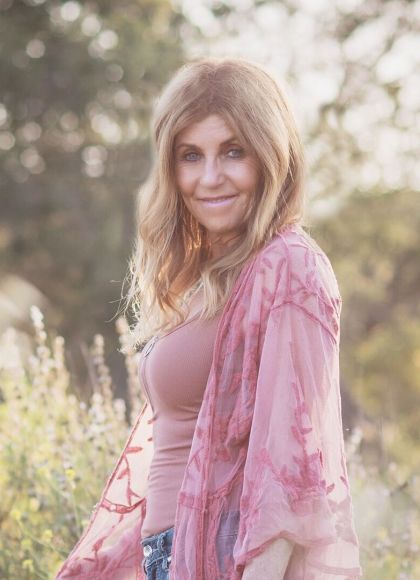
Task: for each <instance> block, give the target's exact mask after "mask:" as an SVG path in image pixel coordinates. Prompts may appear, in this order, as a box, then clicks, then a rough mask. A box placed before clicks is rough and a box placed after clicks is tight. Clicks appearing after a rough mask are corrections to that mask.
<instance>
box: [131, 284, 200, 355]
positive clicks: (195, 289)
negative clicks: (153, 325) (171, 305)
mask: <svg viewBox="0 0 420 580" xmlns="http://www.w3.org/2000/svg"><path fill="white" fill-rule="evenodd" d="M202 287H203V280H200V281H199V283H198V284H196V285H195V286H193V287H192V288H191V289H190V290H189V291H188V292H187V294H186V296H185V298H184V301H185V302H188V301H189V300H191V298H192V297H193V296H195V295H196V294H197V292H198V291H199V290H200V289H201V288H202ZM159 338H160V335H159V334H155V335H154V336H153V337H152V338H151V339H150V341H149V342H148V343H147V345H146V347H145V348H144V349H143V351H142V354H143V356H147V355H148V354H149V353H150V351H151V350H152V349H153V347H154V346H155V344H156V342H157V341H158V339H159Z"/></svg>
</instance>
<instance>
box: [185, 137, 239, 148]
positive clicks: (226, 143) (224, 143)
mask: <svg viewBox="0 0 420 580" xmlns="http://www.w3.org/2000/svg"><path fill="white" fill-rule="evenodd" d="M235 141H238V138H237V137H235V136H234V135H233V136H232V137H229V139H226V141H223V143H221V144H220V145H229V144H230V143H234V142H235ZM181 147H196V148H197V149H200V147H199V146H198V145H195V144H194V143H180V144H179V145H177V146H176V149H180V148H181Z"/></svg>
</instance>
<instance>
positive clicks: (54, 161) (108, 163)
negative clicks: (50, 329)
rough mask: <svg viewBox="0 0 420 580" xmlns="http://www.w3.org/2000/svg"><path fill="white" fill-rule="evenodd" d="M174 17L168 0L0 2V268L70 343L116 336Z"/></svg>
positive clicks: (173, 55) (173, 56)
mask: <svg viewBox="0 0 420 580" xmlns="http://www.w3.org/2000/svg"><path fill="white" fill-rule="evenodd" d="M182 24H183V17H182V15H181V14H180V13H178V12H177V11H176V10H175V9H174V7H173V6H172V4H171V2H170V1H169V0H122V1H121V2H120V1H119V2H110V1H106V2H85V3H82V2H80V3H79V2H73V1H72V2H57V1H56V0H44V1H42V0H36V1H35V0H26V1H22V0H6V1H2V2H0V76H1V83H0V205H1V207H2V211H1V215H0V250H1V251H0V270H1V271H3V272H7V273H10V274H14V275H16V276H19V277H20V278H22V279H24V280H26V281H28V282H29V283H31V284H32V285H33V286H35V287H36V288H37V289H38V290H39V291H40V292H41V293H42V294H43V295H44V296H45V297H46V298H47V299H48V314H49V317H50V319H51V320H52V321H53V323H54V327H57V328H59V329H60V332H61V333H63V334H65V336H66V337H67V340H68V346H69V348H72V347H73V344H80V343H81V342H82V340H83V339H84V338H86V339H88V337H89V336H92V334H93V333H94V332H98V331H99V332H101V333H102V334H104V336H108V340H107V343H111V342H112V341H113V340H114V333H113V331H112V326H110V325H109V324H108V325H107V324H106V323H105V321H106V320H109V319H110V318H111V317H112V316H113V315H114V314H115V311H116V306H115V301H116V300H118V298H119V295H120V291H121V285H120V284H118V285H116V284H115V282H114V281H121V280H122V279H123V278H124V275H125V273H126V267H127V259H128V256H129V253H130V249H131V246H132V239H133V229H134V219H133V216H134V211H133V207H134V196H135V193H136V190H137V189H138V187H139V185H140V184H141V182H142V181H143V179H144V178H145V176H146V174H147V171H148V169H149V166H150V142H149V123H150V109H151V102H152V99H153V98H154V97H155V96H156V95H157V93H158V91H159V90H160V88H161V87H162V85H163V84H164V83H165V82H166V80H167V79H168V77H169V76H170V74H171V73H172V71H173V70H174V69H176V68H178V66H180V65H181V64H182V63H183V62H184V56H183V48H182V45H181V40H180V33H179V28H180V27H181V25H182ZM113 282H114V283H113ZM38 304H40V303H38ZM86 312H89V316H88V317H86ZM1 322H2V321H1V317H0V323H1ZM74 350H76V349H74ZM114 350H115V349H114ZM78 354H79V353H77V355H78ZM73 358H74V356H73ZM79 358H80V357H79ZM75 362H76V363H77V364H76V367H77V366H79V367H81V361H79V360H77V359H76V361H75Z"/></svg>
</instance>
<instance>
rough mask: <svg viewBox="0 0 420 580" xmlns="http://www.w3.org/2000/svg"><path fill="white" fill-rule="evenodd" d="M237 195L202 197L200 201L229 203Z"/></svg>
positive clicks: (209, 203) (214, 203) (213, 203)
mask: <svg viewBox="0 0 420 580" xmlns="http://www.w3.org/2000/svg"><path fill="white" fill-rule="evenodd" d="M236 197H237V196H236V195H228V196H224V197H215V198H202V199H199V201H201V202H202V203H205V204H206V205H227V204H228V203H230V202H231V201H232V200H233V199H235V198H236Z"/></svg>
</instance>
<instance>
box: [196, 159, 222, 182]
mask: <svg viewBox="0 0 420 580" xmlns="http://www.w3.org/2000/svg"><path fill="white" fill-rule="evenodd" d="M223 179H224V177H223V171H222V167H221V164H220V161H219V160H218V159H206V160H205V162H204V163H203V165H202V173H201V176H200V181H201V185H203V186H204V187H218V186H219V185H220V184H221V183H223Z"/></svg>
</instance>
